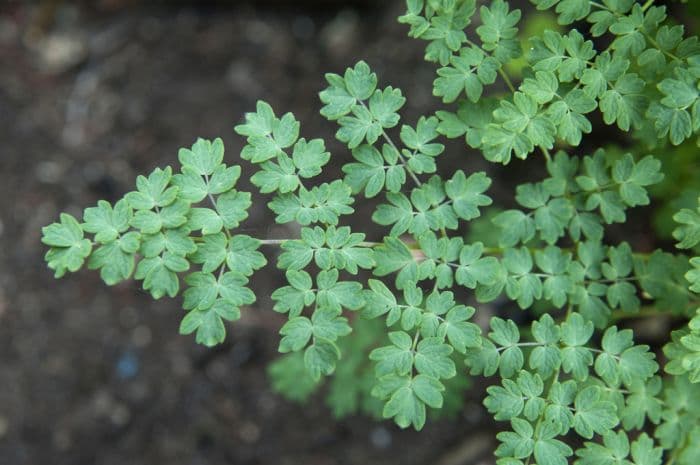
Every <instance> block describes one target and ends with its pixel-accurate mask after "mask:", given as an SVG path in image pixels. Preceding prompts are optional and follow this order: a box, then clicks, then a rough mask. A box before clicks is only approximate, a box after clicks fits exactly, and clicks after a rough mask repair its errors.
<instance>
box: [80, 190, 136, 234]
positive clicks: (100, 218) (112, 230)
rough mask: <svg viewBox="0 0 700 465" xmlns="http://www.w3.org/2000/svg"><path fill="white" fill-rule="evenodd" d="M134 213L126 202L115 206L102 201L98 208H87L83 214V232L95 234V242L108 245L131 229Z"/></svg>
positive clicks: (122, 201) (119, 202)
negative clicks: (130, 222) (130, 223)
mask: <svg viewBox="0 0 700 465" xmlns="http://www.w3.org/2000/svg"><path fill="white" fill-rule="evenodd" d="M131 217H132V211H131V207H129V204H128V203H127V202H126V200H124V199H122V200H120V201H118V202H117V203H116V204H114V208H112V205H110V203H109V202H106V201H104V200H100V201H99V202H97V207H91V208H86V209H85V212H84V213H83V224H82V228H83V231H85V232H89V233H94V234H95V241H97V242H101V243H103V244H104V243H107V242H111V241H113V240H115V239H116V238H117V237H119V235H120V234H121V233H123V232H125V231H126V230H127V229H129V220H131Z"/></svg>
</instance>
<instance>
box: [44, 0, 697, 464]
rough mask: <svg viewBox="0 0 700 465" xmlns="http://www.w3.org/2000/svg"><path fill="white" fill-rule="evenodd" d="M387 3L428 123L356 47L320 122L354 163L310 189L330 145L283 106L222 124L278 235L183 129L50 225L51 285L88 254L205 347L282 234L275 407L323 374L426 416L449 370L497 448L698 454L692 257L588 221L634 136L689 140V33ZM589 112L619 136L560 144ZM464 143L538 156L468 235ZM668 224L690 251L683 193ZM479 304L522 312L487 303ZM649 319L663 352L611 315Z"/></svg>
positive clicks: (469, 180) (637, 181) (210, 150)
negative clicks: (425, 103) (370, 231)
mask: <svg viewBox="0 0 700 465" xmlns="http://www.w3.org/2000/svg"><path fill="white" fill-rule="evenodd" d="M406 3H407V11H406V13H405V14H404V15H403V16H401V17H400V18H399V21H400V22H402V23H405V24H407V25H408V26H409V28H410V29H409V35H410V36H411V37H413V38H416V39H421V40H424V41H426V43H427V45H426V48H425V59H426V60H427V61H429V62H433V63H435V65H436V71H435V73H436V76H435V80H434V82H433V83H432V86H433V94H434V95H435V96H436V97H437V98H438V99H440V100H441V101H442V102H443V103H444V104H445V105H444V106H443V107H442V108H441V109H440V110H439V111H437V112H436V113H435V114H431V115H425V116H422V117H420V118H419V119H418V120H417V121H416V122H415V123H414V124H411V123H410V122H407V121H402V120H401V116H400V113H399V112H400V110H401V109H402V107H403V106H404V104H405V102H406V98H405V97H404V95H403V93H402V91H401V90H400V89H397V88H394V87H392V86H385V87H383V85H382V84H381V83H380V80H379V78H378V77H377V75H376V74H375V73H374V72H373V71H372V70H371V68H370V67H369V65H368V64H367V63H365V62H362V61H360V62H358V63H357V64H356V65H355V66H353V67H351V68H348V69H347V70H346V71H345V72H344V73H343V74H342V75H341V74H332V73H331V74H327V75H326V81H327V84H328V86H327V88H325V89H324V90H322V91H321V92H320V100H321V102H322V104H323V106H322V108H321V114H322V115H323V116H324V117H326V118H327V119H328V120H330V121H333V122H335V123H336V124H337V133H336V137H337V139H338V140H339V141H340V142H342V143H344V144H345V145H347V147H348V149H349V150H350V152H351V154H352V158H353V160H352V161H351V162H349V163H346V164H344V165H343V166H342V173H343V177H342V179H335V180H332V181H329V182H317V181H316V177H317V176H318V175H319V174H321V173H322V171H323V169H324V167H325V166H326V165H327V164H328V163H329V161H330V154H329V152H328V151H327V150H326V146H325V143H324V141H323V140H321V139H310V140H307V139H305V138H303V137H300V124H299V122H298V121H297V120H296V119H295V117H294V115H292V114H291V113H286V114H284V115H277V114H276V113H275V112H274V111H273V109H272V108H271V107H270V105H268V104H267V103H265V102H262V101H260V102H258V104H257V107H256V109H255V111H254V112H251V113H248V114H246V115H245V121H244V122H243V123H242V124H239V125H238V126H236V127H235V132H236V133H238V134H239V135H240V136H242V137H245V138H246V145H245V148H244V149H243V151H242V152H241V154H240V158H241V159H243V160H244V161H245V162H247V163H248V165H251V166H253V167H254V174H253V175H252V176H251V177H250V181H251V182H252V184H253V185H254V186H255V187H257V188H258V189H259V191H260V192H261V193H262V194H265V195H267V196H268V199H269V200H268V203H267V205H268V207H269V209H270V210H271V211H272V212H273V213H274V215H275V220H276V222H277V223H296V224H298V225H299V227H300V233H299V236H298V237H297V238H291V239H284V240H272V239H264V238H255V237H251V236H249V235H246V234H243V233H242V231H241V230H240V225H241V223H242V222H244V221H245V220H246V218H247V217H248V209H249V208H250V206H251V204H252V198H251V194H250V193H248V192H245V191H241V190H239V189H238V188H237V187H236V186H237V181H238V179H239V178H240V176H241V172H242V169H241V167H240V166H238V165H232V166H229V165H227V164H226V163H224V145H223V142H222V141H221V139H216V140H213V141H209V140H203V139H198V140H197V141H196V142H195V143H194V144H193V145H192V147H191V148H183V149H181V150H180V152H179V154H178V159H179V162H180V164H179V166H177V167H166V168H165V169H160V168H156V169H155V170H154V171H153V172H151V173H150V174H149V175H147V176H139V177H138V179H137V180H136V190H135V191H133V192H129V193H127V194H126V195H125V196H124V198H123V199H121V200H119V201H117V202H116V203H114V204H110V203H108V202H106V201H100V202H98V204H97V206H95V207H89V208H86V209H85V211H84V212H83V215H82V219H77V218H75V217H73V216H71V215H69V214H67V213H63V214H61V215H60V222H58V223H54V224H52V225H50V226H47V227H45V228H44V230H43V239H42V240H43V242H44V243H45V244H46V245H47V246H49V251H48V252H47V254H46V260H47V262H48V266H49V268H51V269H52V270H54V272H55V275H56V277H62V276H63V275H65V274H66V272H75V271H77V270H78V269H80V268H81V267H82V266H83V265H84V264H85V263H87V266H88V268H91V269H98V270H99V271H100V275H101V277H102V279H103V280H104V281H105V283H106V284H108V285H114V284H117V283H119V282H122V281H124V280H127V279H129V278H131V277H133V278H135V279H136V280H139V281H142V286H143V289H144V290H146V291H148V292H150V294H151V295H152V296H153V298H155V299H159V298H161V297H164V296H166V295H167V296H169V297H175V296H176V295H178V294H180V293H182V296H183V300H182V306H183V308H184V310H185V313H184V316H183V318H182V323H181V326H180V332H181V333H183V334H190V333H194V334H195V338H196V341H197V342H199V343H202V344H205V345H207V346H213V345H215V344H218V343H220V342H222V341H223V340H224V338H225V337H226V324H225V322H227V321H235V320H237V319H238V318H240V316H241V310H242V309H243V308H244V307H246V306H249V305H251V304H253V303H254V301H255V299H256V296H255V294H254V293H253V291H252V290H251V289H250V287H249V281H250V279H251V277H252V276H254V274H255V272H256V271H257V270H260V269H261V268H262V267H264V266H265V265H266V264H267V259H266V258H265V255H264V254H263V253H262V252H261V250H260V249H261V247H263V246H269V245H279V246H280V248H281V253H280V254H279V255H278V256H277V259H276V260H277V261H276V265H277V268H279V269H280V270H281V272H282V273H283V275H284V278H285V280H286V283H285V285H283V286H282V287H280V288H278V289H277V290H275V291H274V292H273V293H272V299H273V300H274V302H275V303H274V307H273V309H274V310H275V311H276V312H279V313H281V314H283V315H284V316H285V318H286V322H285V323H284V324H283V325H282V327H281V329H280V336H281V339H280V342H279V351H280V352H282V353H284V354H286V355H284V356H283V357H282V358H280V359H279V360H278V361H277V362H275V363H274V364H273V365H272V366H271V368H270V373H271V376H272V378H273V383H274V385H275V386H276V388H277V389H278V390H280V391H282V392H283V393H284V394H286V395H287V396H288V397H289V398H292V399H296V400H304V399H306V398H308V397H309V395H311V394H312V393H313V392H314V391H315V390H316V389H318V387H319V386H320V384H321V381H322V378H323V377H325V376H329V375H334V377H332V378H331V380H330V382H329V383H330V385H329V388H328V401H329V404H330V405H331V406H332V408H333V410H334V412H335V413H336V414H337V415H339V416H342V415H346V414H349V413H353V412H355V411H363V412H365V413H368V414H372V415H376V416H378V417H384V418H392V419H393V420H394V421H395V422H396V423H397V424H398V425H399V426H401V427H409V426H412V427H414V428H416V429H421V428H422V427H423V426H424V424H425V423H426V417H427V413H428V412H429V411H431V410H432V411H435V410H439V409H441V408H443V406H445V409H446V410H450V409H452V410H456V409H459V408H460V407H459V406H460V402H461V399H462V396H461V394H460V393H461V392H462V391H463V390H464V389H465V379H466V378H465V375H466V373H467V372H468V373H469V374H470V375H471V376H485V377H488V378H490V379H492V381H493V384H492V385H491V386H490V387H489V388H488V389H487V390H486V392H487V395H486V398H485V400H484V405H485V407H486V409H487V410H488V412H489V413H490V414H492V416H493V418H494V419H495V420H497V421H502V422H505V423H504V426H503V431H502V432H501V433H499V434H498V436H497V438H498V440H499V446H498V448H497V449H496V451H495V454H496V456H497V457H498V463H499V464H500V465H523V464H534V463H537V464H539V465H564V464H567V463H577V464H580V465H609V464H610V465H612V464H634V465H660V464H661V463H662V460H663V458H664V457H666V458H667V460H668V463H678V464H681V465H686V464H687V465H692V464H696V463H698V462H697V461H698V457H700V442H698V441H697V438H698V437H700V408H699V407H698V405H700V397H698V396H700V389H698V387H697V384H695V383H698V382H700V309H697V311H696V310H695V307H697V305H698V301H699V299H698V296H697V293H700V257H694V258H689V257H688V255H684V254H679V253H671V252H668V251H663V250H660V249H659V250H654V251H651V252H644V251H636V250H634V249H633V246H632V244H630V243H628V242H615V241H614V239H611V236H610V235H609V234H608V233H609V226H610V225H614V224H629V223H628V219H629V215H630V212H631V210H632V209H635V208H638V207H642V206H647V205H649V204H650V202H651V200H650V191H649V189H650V188H651V186H653V185H655V184H657V183H659V182H660V181H661V180H662V179H663V178H664V174H663V173H662V163H661V161H660V160H661V158H655V157H654V156H652V155H648V154H647V153H648V152H649V151H654V152H656V153H658V154H661V155H662V154H663V152H664V150H665V148H667V147H668V146H669V144H671V145H678V144H681V143H683V142H684V141H686V140H691V139H692V141H691V142H697V141H698V132H699V131H700V84H699V78H700V44H699V43H698V39H697V37H693V36H690V37H688V36H685V35H684V29H683V27H682V26H680V25H674V24H673V23H672V22H671V21H670V20H669V19H668V18H667V12H666V8H665V7H664V6H656V5H654V3H653V0H649V1H646V2H644V3H640V2H635V1H633V0H601V1H600V2H593V1H588V0H532V3H533V4H534V6H535V7H536V8H537V9H538V10H550V11H552V12H553V13H554V14H555V15H556V19H557V21H558V23H559V24H560V25H564V26H567V27H566V28H564V29H563V32H562V29H561V28H546V29H544V30H542V31H540V33H538V34H535V35H533V36H528V37H522V36H521V35H519V27H520V24H521V16H522V15H521V12H520V10H517V9H514V8H513V7H512V6H511V5H509V4H508V3H507V2H506V1H503V0H493V1H491V2H486V3H483V4H478V5H477V2H476V1H475V0H408V1H407V2H406ZM474 26H476V27H474ZM601 44H603V45H601ZM516 62H519V63H520V65H519V66H520V68H516V67H514V63H516ZM513 69H519V71H517V72H516V73H513V72H512V70H513ZM511 74H512V75H511ZM504 89H505V91H504ZM597 120H600V121H602V123H603V124H605V125H610V126H613V127H614V128H616V129H615V130H617V131H620V132H621V133H622V134H625V135H626V137H627V141H628V142H627V146H628V147H631V149H629V153H621V151H620V150H619V149H616V148H615V147H610V146H608V147H607V148H606V147H601V148H597V149H593V150H590V151H586V150H584V149H581V148H580V147H579V146H580V145H582V144H583V143H584V141H588V143H586V146H591V145H592V143H595V145H600V144H598V141H599V136H598V135H597V133H596V134H594V133H593V130H594V124H598V123H595V121H597ZM462 137H463V138H464V141H465V144H466V145H467V146H468V147H470V148H472V149H476V150H477V151H478V152H480V153H481V154H483V156H484V157H485V159H486V160H488V161H490V162H495V163H501V164H511V165H515V164H517V163H522V162H521V161H519V160H518V159H526V158H528V157H536V156H537V157H539V156H541V157H542V159H543V161H544V169H545V170H546V172H544V175H543V176H542V177H541V178H540V179H539V180H538V181H536V182H526V183H521V184H519V185H518V186H517V187H516V188H515V189H514V191H513V198H514V202H513V203H512V204H510V205H505V208H502V209H499V210H498V212H497V213H496V214H495V215H492V216H491V218H492V223H493V224H492V226H493V227H492V232H491V233H490V237H486V236H484V237H483V238H482V239H481V240H479V239H474V238H473V235H465V234H464V230H465V227H467V226H468V225H470V224H472V225H474V228H475V229H474V230H475V231H476V230H477V228H478V227H479V226H478V224H479V221H482V218H483V215H484V213H485V211H486V209H489V208H492V207H491V205H492V204H493V198H492V195H491V194H490V192H489V191H490V189H491V187H492V179H491V177H490V176H489V175H488V174H487V173H486V172H483V171H477V172H473V171H470V170H468V169H464V170H457V171H454V172H453V173H451V174H450V175H449V176H444V177H443V176H440V175H438V174H437V171H438V170H437V168H438V165H439V163H440V157H441V155H442V154H443V152H444V151H445V145H444V143H443V142H444V139H445V138H462ZM586 152H588V153H586ZM669 163H672V162H669ZM464 166H467V163H465V164H464ZM528 166H530V165H528ZM363 197H364V198H366V199H375V202H376V207H375V209H374V212H373V214H372V220H373V221H374V222H375V223H376V224H378V225H380V226H383V227H385V235H384V236H383V237H381V238H372V239H373V240H374V241H370V240H368V238H367V237H366V235H365V233H364V232H363V231H361V230H357V229H358V225H357V223H356V222H350V221H349V218H350V215H352V214H353V213H354V206H353V205H354V204H355V203H356V202H357V201H358V200H359V199H362V198H363ZM359 201H362V202H364V200H359ZM699 201H700V199H699ZM674 219H675V221H676V222H677V228H676V229H675V231H674V232H673V237H674V238H675V239H676V241H677V245H678V248H679V249H681V250H682V251H685V252H690V253H689V255H693V252H692V251H693V250H698V248H697V247H698V245H699V244H700V205H698V206H697V208H685V209H682V210H680V211H678V212H677V213H676V215H675V217H674ZM351 225H352V226H351ZM360 226H361V225H360ZM485 242H488V245H486V244H485ZM370 274H371V277H368V275H370ZM181 290H182V292H180V291H181ZM495 301H496V302H498V303H499V304H498V308H502V309H505V308H512V309H520V311H522V312H524V314H523V315H524V316H514V315H517V313H513V312H511V311H503V312H501V311H495V313H494V308H496V307H495V306H494V305H492V304H489V302H495ZM481 312H483V314H484V315H490V319H489V320H490V321H489V323H488V325H487V327H481V326H479V325H478V324H477V323H476V321H477V320H476V318H475V316H476V315H477V314H479V313H481ZM645 314H668V315H670V316H672V317H674V318H677V319H685V320H686V321H687V320H689V322H688V324H687V325H685V326H684V327H682V328H681V329H678V330H676V331H674V332H673V333H672V335H671V340H670V341H669V342H668V344H667V345H666V346H665V347H664V348H663V353H664V354H665V358H659V354H657V353H656V352H655V350H654V349H653V348H651V347H650V346H648V345H645V344H639V343H638V342H636V341H635V335H634V333H633V330H632V329H629V328H628V327H626V326H625V325H624V324H623V323H624V319H628V318H635V317H640V316H643V315H645ZM483 319H484V318H481V320H483ZM660 364H661V365H663V369H661V368H660ZM577 437H578V438H579V439H576V438H577Z"/></svg>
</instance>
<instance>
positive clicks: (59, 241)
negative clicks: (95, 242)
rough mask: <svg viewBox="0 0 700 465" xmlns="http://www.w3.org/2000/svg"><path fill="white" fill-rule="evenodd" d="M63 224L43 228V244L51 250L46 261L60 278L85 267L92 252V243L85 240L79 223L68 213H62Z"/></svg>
mask: <svg viewBox="0 0 700 465" xmlns="http://www.w3.org/2000/svg"><path fill="white" fill-rule="evenodd" d="M60 219H61V222H60V223H53V224H51V225H49V226H45V227H44V228H42V230H41V231H42V238H41V242H43V243H44V244H46V245H48V246H50V247H51V248H50V249H49V251H48V252H47V253H46V256H45V259H46V262H47V263H48V266H49V268H51V269H52V270H54V271H55V274H54V276H55V277H56V278H60V277H62V276H63V275H65V274H66V271H70V272H75V271H78V270H79V269H80V267H81V266H83V263H84V262H85V258H87V257H88V256H89V255H90V252H91V251H92V243H91V242H90V241H89V240H88V239H84V238H83V230H82V229H81V228H80V224H79V223H78V221H77V220H76V219H75V218H74V217H73V216H71V215H69V214H67V213H61V215H60Z"/></svg>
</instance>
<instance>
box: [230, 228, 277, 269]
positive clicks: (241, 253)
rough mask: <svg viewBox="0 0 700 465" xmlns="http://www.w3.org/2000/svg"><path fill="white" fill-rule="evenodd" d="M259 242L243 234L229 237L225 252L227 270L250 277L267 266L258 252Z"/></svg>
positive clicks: (263, 257)
mask: <svg viewBox="0 0 700 465" xmlns="http://www.w3.org/2000/svg"><path fill="white" fill-rule="evenodd" d="M259 247H260V241H259V240H258V239H255V238H252V237H250V236H247V235H245V234H238V235H235V236H233V237H231V239H230V241H229V243H228V250H227V251H226V265H227V266H228V268H229V270H231V271H236V272H238V273H241V274H242V275H244V276H251V275H252V274H253V273H254V272H255V270H259V269H260V268H262V267H263V266H265V265H266V264H267V260H266V259H265V256H264V255H263V254H262V253H260V252H259V251H258V248H259Z"/></svg>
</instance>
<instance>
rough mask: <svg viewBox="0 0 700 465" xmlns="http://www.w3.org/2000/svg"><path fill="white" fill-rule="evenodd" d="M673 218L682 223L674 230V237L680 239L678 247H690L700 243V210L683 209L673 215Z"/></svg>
mask: <svg viewBox="0 0 700 465" xmlns="http://www.w3.org/2000/svg"><path fill="white" fill-rule="evenodd" d="M673 220H674V221H675V222H676V223H678V224H680V226H678V227H677V228H676V229H674V230H673V237H674V238H675V239H676V240H677V241H678V244H677V247H678V248H680V249H689V248H691V247H695V246H696V245H697V244H700V210H698V211H693V210H690V209H688V208H683V209H681V210H680V211H679V212H678V213H676V214H675V215H673Z"/></svg>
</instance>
